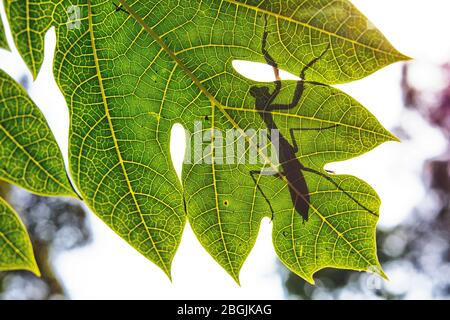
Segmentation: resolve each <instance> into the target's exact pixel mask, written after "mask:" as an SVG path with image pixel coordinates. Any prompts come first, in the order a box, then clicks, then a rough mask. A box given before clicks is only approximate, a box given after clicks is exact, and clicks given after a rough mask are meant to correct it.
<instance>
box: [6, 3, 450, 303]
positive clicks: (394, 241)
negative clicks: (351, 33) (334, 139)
mask: <svg viewBox="0 0 450 320" xmlns="http://www.w3.org/2000/svg"><path fill="white" fill-rule="evenodd" d="M352 2H353V3H354V4H355V5H356V6H357V7H358V8H359V9H360V10H361V11H362V12H363V13H364V14H365V15H366V16H368V17H369V18H370V19H371V20H372V22H373V23H374V24H375V25H376V26H377V27H378V28H379V29H380V30H381V31H382V32H383V33H384V34H385V35H386V36H387V38H388V39H389V40H390V41H391V42H392V43H393V44H394V46H395V47H396V48H397V49H399V50H400V51H401V52H402V53H404V54H406V55H408V56H411V57H413V58H414V60H413V61H411V62H408V63H399V64H395V65H392V66H389V67H387V68H385V69H383V70H381V71H379V72H377V73H376V74H374V75H372V76H370V77H368V78H366V79H363V80H361V81H357V82H354V83H351V84H346V85H343V86H339V87H340V89H342V90H343V91H345V92H347V93H349V94H350V95H352V96H353V97H355V98H356V99H357V100H359V101H360V102H361V103H362V104H363V105H364V106H366V107H367V108H368V109H369V110H370V111H371V112H372V113H373V114H375V116H377V117H378V119H379V120H380V121H381V122H382V124H383V125H384V126H385V127H386V128H388V129H390V130H391V131H392V132H394V133H395V134H396V135H397V136H398V137H399V138H400V139H401V140H402V143H401V144H398V143H388V144H385V145H383V146H381V147H379V148H377V149H376V150H374V151H372V152H370V153H369V154H366V155H364V156H362V157H358V158H357V159H353V160H351V161H346V162H342V163H335V164H330V165H329V166H328V168H327V169H330V170H333V171H335V172H337V173H348V174H353V175H355V176H357V177H360V178H362V179H364V180H365V181H367V182H368V183H370V184H371V185H372V186H373V187H374V188H375V190H377V191H378V193H379V195H380V197H381V199H382V201H383V204H382V207H381V212H380V223H379V227H378V248H379V256H380V260H381V262H382V265H383V267H384V269H385V271H386V273H387V275H388V276H389V279H390V280H389V281H384V280H382V279H380V278H378V277H376V276H374V275H371V274H365V273H364V274H363V273H358V272H349V271H342V270H331V269H328V270H323V271H321V272H319V273H318V274H317V275H316V282H317V285H316V286H311V285H309V284H307V283H306V282H304V281H303V280H301V279H300V278H298V277H297V276H295V275H293V274H291V273H290V272H289V271H288V270H287V269H286V268H285V267H284V266H282V265H281V263H279V262H278V261H277V258H276V256H275V252H274V249H273V247H272V243H271V229H272V226H271V224H270V221H269V220H264V221H263V222H262V226H261V232H260V236H259V238H258V241H257V244H256V246H255V249H254V250H253V252H252V254H251V256H250V257H249V259H248V261H247V262H246V264H245V265H244V268H243V269H242V273H241V284H242V286H241V287H238V286H237V285H236V284H235V283H234V282H233V280H232V279H231V278H230V277H229V276H228V275H227V274H226V273H225V271H223V270H222V269H221V268H220V267H219V266H218V265H217V264H216V263H215V262H214V261H213V259H212V258H211V257H209V256H208V254H207V253H206V251H205V250H204V249H203V248H202V247H201V246H200V244H199V243H198V241H197V240H196V239H195V236H194V235H193V233H192V231H191V229H190V227H189V226H187V227H186V230H185V233H184V237H183V241H182V244H181V246H180V249H179V251H178V254H177V256H176V258H175V261H174V264H173V282H170V281H169V280H168V279H167V277H165V275H164V274H163V273H162V272H161V271H160V270H159V269H158V268H157V267H155V266H154V265H153V264H152V263H150V262H149V261H148V260H146V259H145V258H143V257H142V256H141V255H140V254H139V253H137V252H136V251H135V250H134V249H132V248H131V247H130V246H129V245H128V244H127V243H125V242H124V241H123V240H121V239H120V238H119V237H118V236H116V235H115V234H114V232H113V231H111V230H110V229H109V228H108V227H106V225H104V224H103V223H102V222H101V221H100V220H99V219H98V218H97V217H96V216H95V215H94V214H92V213H91V212H89V211H88V210H87V209H86V208H85V207H84V206H83V204H81V203H79V202H77V201H75V200H69V199H61V198H58V199H55V198H44V197H37V196H33V195H31V194H29V193H27V192H25V191H23V190H21V189H19V188H16V187H13V186H10V185H7V184H6V183H3V182H0V194H2V195H3V196H5V197H6V198H7V199H8V200H9V201H10V202H11V204H12V205H13V206H14V208H15V209H16V210H17V211H18V212H19V213H20V215H21V217H22V219H23V220H24V222H25V224H26V226H27V228H28V231H29V233H30V237H31V239H32V242H33V245H34V248H35V253H36V258H37V261H38V264H39V266H40V268H41V271H42V274H43V276H42V278H40V279H39V278H36V277H34V276H33V275H32V274H31V273H28V272H0V299H436V298H443V299H449V298H450V140H449V139H450V41H449V40H448V39H449V36H448V33H450V19H449V18H448V14H449V12H450V2H449V1H448V0H429V1H427V2H426V5H425V4H424V1H423V0H409V1H391V0H376V1H375V0H371V1H368V0H353V1H352ZM0 13H1V18H2V19H3V22H4V24H6V19H5V18H6V17H5V14H4V9H3V5H2V4H0ZM6 31H7V33H8V34H7V36H8V41H9V43H10V47H14V46H13V43H12V39H11V36H10V34H9V29H8V27H7V26H6ZM54 47H55V34H54V30H50V31H49V32H48V33H47V35H46V48H45V50H46V52H45V53H46V55H45V62H44V66H43V68H42V71H41V73H40V74H39V76H38V78H37V80H36V81H34V82H33V81H32V78H31V75H30V73H29V72H28V70H27V68H26V66H25V64H24V63H23V61H22V60H21V58H20V56H19V54H18V53H17V51H16V50H15V49H13V50H12V52H7V51H5V50H1V49H0V68H2V69H3V70H5V71H6V72H8V73H9V74H10V75H11V76H12V77H14V78H15V79H16V80H17V81H19V82H20V83H22V85H23V86H24V87H25V88H26V89H27V90H28V91H29V94H30V96H31V97H32V98H33V100H34V101H35V102H36V104H37V105H38V106H39V107H40V108H41V110H42V111H43V112H44V114H45V115H46V117H47V119H48V122H49V125H50V127H51V128H52V129H53V131H54V133H55V136H56V138H57V140H58V143H59V145H60V147H61V150H62V151H63V153H64V156H65V157H66V159H67V150H68V146H67V136H68V127H69V115H68V111H67V106H66V104H65V101H64V98H63V97H62V95H61V93H60V92H59V90H58V87H57V85H56V83H55V81H54V80H53V77H52V57H53V52H54ZM235 67H236V68H237V69H238V71H240V72H241V73H243V74H245V75H249V76H251V77H252V78H255V79H258V78H261V79H262V78H267V76H268V75H270V74H271V70H270V68H264V67H263V66H261V67H260V68H256V69H257V70H258V71H257V72H255V70H256V69H255V67H254V65H249V64H246V63H242V62H239V63H236V64H235ZM173 135H174V136H175V137H177V138H175V139H173V140H174V141H182V140H183V138H184V133H183V131H182V129H181V128H175V129H174V132H173ZM172 147H173V148H172V149H173V161H174V163H175V164H176V166H177V169H178V170H179V171H180V168H181V163H182V158H183V155H184V153H183V152H180V151H182V150H183V145H180V144H179V142H178V144H176V142H174V143H173V145H172Z"/></svg>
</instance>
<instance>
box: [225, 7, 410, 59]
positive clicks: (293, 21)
mask: <svg viewBox="0 0 450 320" xmlns="http://www.w3.org/2000/svg"><path fill="white" fill-rule="evenodd" d="M222 1H226V2H228V3H232V4H234V5H236V6H240V7H244V8H247V9H251V10H254V11H256V12H261V13H264V14H267V15H269V16H273V17H275V18H277V19H283V20H286V21H289V22H292V23H295V24H298V25H301V26H303V27H306V28H309V29H311V30H315V31H319V32H321V33H324V34H326V35H328V36H331V37H334V38H337V39H341V40H344V41H346V42H350V43H352V44H354V45H358V46H361V47H363V48H366V49H370V50H373V51H377V52H380V53H384V54H388V55H391V56H394V57H397V58H403V55H401V54H399V53H396V52H394V53H392V52H390V51H385V50H381V49H379V48H374V47H371V46H369V45H367V44H365V43H362V42H358V41H356V40H353V39H349V38H346V37H344V36H341V35H340V34H337V33H335V32H331V31H328V30H325V29H323V28H319V27H316V26H313V25H311V24H308V23H306V22H301V21H298V20H295V19H293V18H292V17H288V16H283V15H281V14H279V13H275V12H272V11H269V10H266V9H262V8H259V7H256V6H252V5H249V4H246V3H242V2H239V1H236V0H222Z"/></svg>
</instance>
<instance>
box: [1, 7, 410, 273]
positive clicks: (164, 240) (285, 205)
mask: <svg viewBox="0 0 450 320" xmlns="http://www.w3.org/2000/svg"><path fill="white" fill-rule="evenodd" d="M76 4H78V7H77V8H78V9H79V11H78V12H79V15H80V16H79V17H75V18H76V19H75V20H73V19H72V18H73V16H72V15H73V12H72V13H69V12H68V8H70V6H71V5H76ZM117 5H118V3H114V1H106V0H85V1H81V0H80V1H78V2H77V3H76V2H75V3H74V2H73V1H62V2H58V5H54V4H53V3H48V2H44V1H38V0H28V1H27V2H26V4H23V3H22V4H19V3H18V2H12V4H11V6H10V8H9V9H8V10H7V11H8V16H9V20H10V22H11V24H12V25H13V27H12V30H13V34H14V37H15V39H16V43H17V44H18V46H19V47H21V46H22V51H21V52H22V54H23V55H24V58H25V60H26V61H27V64H28V65H29V66H30V68H31V69H32V70H38V67H39V64H38V63H36V62H33V61H31V59H30V57H31V56H38V57H39V56H41V55H42V52H43V49H42V48H43V46H42V39H43V33H44V32H45V30H46V29H47V28H48V21H53V25H54V26H55V27H56V33H57V39H58V45H57V52H56V55H55V65H54V74H55V78H56V81H57V83H58V84H59V86H60V88H61V90H62V92H63V94H64V96H65V97H66V101H67V103H68V106H69V110H70V115H71V131H70V169H71V173H72V176H73V178H74V180H75V182H76V184H77V187H78V189H79V190H80V192H81V193H82V195H83V198H84V199H85V201H86V203H87V204H88V205H89V207H90V208H91V209H92V210H93V211H94V212H95V213H96V214H97V215H99V216H100V217H101V218H102V219H103V220H104V221H105V222H106V223H107V224H108V225H109V226H110V227H111V228H112V229H113V230H115V231H116V232H117V233H118V234H119V235H120V236H122V237H123V238H124V239H125V240H127V241H128V242H129V243H130V244H131V245H133V246H134V247H135V248H136V249H137V250H138V251H139V252H141V253H142V254H144V255H145V256H146V257H148V258H149V259H150V260H152V261H153V262H155V263H156V264H157V265H158V266H159V267H161V269H162V270H164V271H165V272H166V273H167V274H168V275H170V265H171V262H172V259H173V257H174V255H175V252H176V249H177V247H178V245H179V242H180V240H181V234H182V230H183V227H184V223H185V210H184V203H183V200H185V202H186V204H185V206H186V210H187V215H188V218H189V222H190V224H191V226H192V227H193V229H194V232H195V233H196V235H197V237H198V239H199V240H200V242H201V243H202V245H203V246H204V247H205V248H206V249H207V251H208V252H209V253H210V254H211V255H212V256H213V257H214V258H215V259H216V260H217V261H218V262H219V263H220V264H221V265H222V266H223V267H224V268H225V270H226V271H227V272H228V273H229V274H230V275H231V276H232V277H233V278H234V279H235V280H236V281H239V271H240V269H241V267H242V265H243V263H244V261H245V259H246V257H247V256H248V255H249V253H250V251H251V249H252V247H253V245H254V242H255V240H256V237H257V234H258V229H259V225H260V222H261V219H262V218H263V217H266V216H271V212H270V210H269V206H268V204H267V202H266V201H265V198H264V197H263V196H262V195H261V193H260V192H259V190H258V188H256V187H255V185H254V183H253V180H252V178H251V175H250V170H261V169H262V167H263V166H261V165H259V166H256V165H255V166H250V165H245V164H240V165H236V164H234V165H233V164H231V165H230V164H227V165H224V164H218V163H213V164H212V165H208V164H186V165H185V166H184V169H183V184H182V185H181V184H180V182H179V180H178V178H177V176H176V174H175V170H174V168H173V164H172V162H171V160H170V151H169V143H170V132H171V128H172V126H173V125H174V124H176V123H181V124H182V125H183V126H184V127H185V128H186V129H187V130H189V131H190V132H196V130H197V129H198V128H196V126H195V123H196V122H197V121H200V122H201V123H202V130H204V131H205V132H210V131H211V130H212V129H217V130H220V131H221V132H225V131H226V130H229V129H234V130H236V132H238V133H239V134H240V135H243V136H244V138H245V140H246V141H247V142H249V141H251V137H250V136H249V135H248V134H246V133H245V131H246V130H247V129H250V128H252V129H264V128H266V125H265V124H264V122H263V121H262V119H261V117H260V115H259V114H258V113H257V112H256V110H255V99H254V98H253V97H252V96H251V95H250V88H251V87H252V86H255V85H256V83H255V82H253V81H250V80H249V79H246V78H244V77H243V76H242V75H240V74H239V73H238V72H236V71H235V70H234V68H233V66H232V62H233V60H247V61H254V62H262V63H266V59H265V57H264V55H263V53H262V48H261V47H262V36H263V34H264V32H265V30H266V28H267V31H268V36H267V43H268V46H267V50H268V51H269V52H270V55H271V56H272V57H273V58H274V60H275V61H276V62H277V63H278V64H279V67H280V68H281V69H284V70H286V71H288V72H291V73H293V74H297V75H298V74H300V71H301V70H302V69H303V68H304V67H305V66H306V65H308V64H309V63H310V62H311V61H312V60H313V59H315V58H317V57H319V56H320V55H321V54H322V53H323V52H324V50H325V49H326V48H327V47H328V46H329V48H330V49H329V50H328V51H327V52H326V54H325V55H324V56H323V59H320V61H318V62H317V63H316V64H314V65H313V66H312V67H311V68H310V69H309V70H308V72H307V79H308V80H312V81H320V82H322V83H324V84H337V83H345V82H349V81H353V80H357V79H360V78H363V77H365V76H367V75H369V74H371V73H373V72H375V71H377V70H379V69H380V68H382V67H384V66H387V65H388V64H390V63H393V62H396V61H401V60H405V59H407V57H405V56H404V55H402V54H400V53H399V52H398V51H397V50H395V49H394V48H393V47H392V45H390V43H389V42H388V41H387V40H386V39H385V37H384V36H383V35H382V34H381V33H380V32H379V31H378V30H377V29H376V28H375V27H374V26H373V25H372V24H371V23H370V22H369V21H368V20H367V18H366V17H364V16H363V15H362V14H361V13H360V12H359V11H358V10H357V9H356V8H355V7H354V6H353V5H352V4H351V3H350V2H349V1H346V0H319V1H318V0H314V1H313V0H306V1H299V0H290V1H282V0H267V1H259V0H211V1H207V2H205V1H197V0H186V1H182V2H180V1H178V0H168V1H164V2H161V1H136V0H134V1H125V0H120V5H121V7H117ZM14 6H16V7H17V8H15V9H14ZM31 8H34V9H33V10H28V9H31ZM35 8H39V10H40V11H39V12H40V14H39V20H42V21H44V22H45V23H39V24H38V25H37V26H32V27H31V28H25V27H24V26H23V24H24V23H23V21H26V16H25V14H24V12H32V13H33V12H37V10H36V9H35ZM27 10H28V11H27ZM50 13H53V14H50ZM33 14H34V15H35V16H37V14H35V13H33ZM24 19H25V20H24ZM16 20H18V21H19V23H17V24H16V23H15V21H16ZM266 21H267V26H266ZM73 22H80V23H79V24H76V23H73ZM33 28H34V29H33ZM24 30H25V31H24ZM23 34H29V36H28V38H30V39H31V40H32V41H28V43H25V42H24V41H23V40H21V39H20V37H21V36H22V37H25V36H23ZM33 39H34V40H33ZM33 41H37V42H38V43H39V45H37V46H36V45H34V44H33ZM29 52H31V53H33V52H35V53H36V54H35V55H33V54H29ZM35 61H40V60H39V59H35ZM258 85H259V86H270V87H271V88H272V90H273V88H274V84H273V83H269V84H265V83H264V84H258ZM295 85H296V83H293V82H285V81H283V83H282V87H283V89H282V92H281V94H280V96H279V98H278V100H279V101H278V102H279V103H288V101H290V100H291V99H292V96H293V90H294V89H293V88H294V87H295ZM273 116H274V119H275V122H276V124H277V125H278V127H279V128H280V129H281V131H282V135H283V136H284V137H289V132H288V131H289V129H295V128H300V127H308V126H309V127H311V126H314V127H316V128H317V127H320V128H323V130H317V131H316V132H314V131H305V132H303V133H302V134H301V136H297V137H296V138H297V142H298V144H299V145H300V149H299V153H298V160H299V161H301V163H302V164H303V165H305V166H307V167H309V168H311V169H314V170H316V171H320V172H322V174H324V175H327V173H326V172H325V171H324V170H323V166H324V165H325V164H327V163H330V162H334V161H340V160H345V159H350V158H353V157H356V156H358V155H361V154H363V153H365V152H367V151H370V150H372V149H373V148H375V147H376V146H378V145H380V144H381V143H383V142H386V141H390V140H395V138H394V137H393V136H392V135H391V134H390V133H388V132H387V131H386V130H385V129H384V128H383V127H382V126H381V125H380V124H379V122H378V121H377V120H376V119H375V118H374V116H373V115H371V114H370V113H369V112H368V111H367V110H365V109H364V108H363V107H362V106H361V105H360V104H358V103H357V102H356V101H354V100H353V99H351V98H350V97H349V96H347V95H345V94H344V93H342V92H340V91H338V90H337V89H334V88H330V87H326V86H317V85H312V84H307V85H306V91H305V92H304V94H303V97H302V99H301V101H300V102H299V104H298V105H297V106H296V107H295V108H292V109H291V110H289V111H286V112H277V113H275V112H274V113H273ZM330 124H332V126H334V128H333V129H326V128H327V127H329V125H330ZM290 143H292V144H293V141H290ZM195 147H196V146H195V144H194V143H193V144H192V146H191V150H194V149H195ZM216 149H218V148H217V147H215V148H212V149H211V153H212V155H213V157H214V158H215V159H217V153H216V151H217V150H216ZM258 152H259V153H262V150H258ZM266 167H268V168H272V169H277V168H276V166H275V164H274V163H267V165H266ZM274 167H275V168H274ZM328 177H329V179H327V178H324V177H321V176H318V175H313V174H308V173H305V178H306V181H307V184H308V188H309V190H310V192H311V195H310V196H311V208H310V215H311V217H310V220H309V221H308V222H305V223H302V221H301V218H300V216H299V214H298V213H297V212H295V210H293V204H292V201H291V200H290V198H289V190H288V189H289V188H288V187H287V183H286V181H283V180H282V179H275V178H273V177H263V178H261V179H259V185H260V186H261V189H262V190H263V191H265V193H266V194H268V197H267V198H268V199H269V200H270V203H271V204H272V206H273V207H274V208H275V215H274V220H273V223H274V244H275V248H276V250H277V253H278V255H279V256H280V258H281V260H282V261H283V262H284V263H285V264H286V265H287V266H288V267H289V268H291V270H293V271H294V272H296V273H297V274H299V275H300V276H302V277H303V278H305V279H306V280H308V281H312V275H313V273H314V272H315V271H317V270H319V269H321V268H324V267H329V266H330V267H340V268H349V269H356V270H367V269H371V270H375V269H376V268H375V269H374V268H371V267H373V266H375V267H378V266H379V263H378V260H377V258H376V248H375V225H376V222H377V214H378V207H379V199H378V197H377V196H376V194H375V192H374V191H373V190H372V189H371V188H370V187H369V186H368V185H366V184H365V183H363V182H362V181H360V180H358V179H356V178H353V177H345V176H328ZM330 179H332V180H330ZM280 235H281V236H280ZM377 270H378V269H377ZM378 272H379V273H382V271H380V270H379V271H378Z"/></svg>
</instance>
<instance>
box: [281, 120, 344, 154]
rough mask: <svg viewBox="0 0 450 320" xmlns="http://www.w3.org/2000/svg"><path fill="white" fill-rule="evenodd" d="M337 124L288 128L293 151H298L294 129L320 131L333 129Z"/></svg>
mask: <svg viewBox="0 0 450 320" xmlns="http://www.w3.org/2000/svg"><path fill="white" fill-rule="evenodd" d="M338 126H339V125H338V124H336V125H333V126H329V127H324V128H291V129H289V133H290V135H291V141H292V146H293V147H294V153H298V151H299V147H298V143H297V139H296V138H295V132H296V131H322V130H329V129H333V128H336V127H338Z"/></svg>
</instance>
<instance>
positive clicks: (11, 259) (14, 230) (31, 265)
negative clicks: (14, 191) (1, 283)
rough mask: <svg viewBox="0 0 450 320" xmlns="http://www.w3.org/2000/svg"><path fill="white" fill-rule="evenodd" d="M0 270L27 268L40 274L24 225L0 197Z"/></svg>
mask: <svg viewBox="0 0 450 320" xmlns="http://www.w3.org/2000/svg"><path fill="white" fill-rule="evenodd" d="M0 270H28V271H31V272H33V273H34V274H36V275H37V276H40V272H39V268H38V266H37V264H36V260H35V259H34V254H33V248H32V246H31V241H30V238H29V236H28V233H27V231H26V229H25V226H24V225H23V224H22V222H21V221H20V218H19V216H18V215H17V213H16V212H15V211H14V209H13V208H11V207H10V206H9V204H8V203H7V202H6V201H5V200H4V199H3V198H1V197H0Z"/></svg>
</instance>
